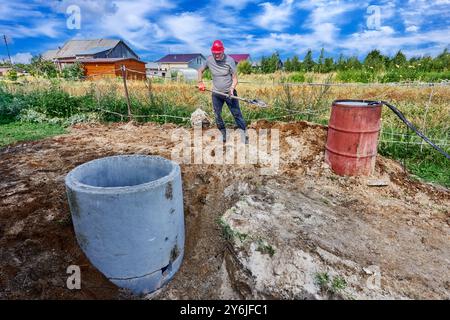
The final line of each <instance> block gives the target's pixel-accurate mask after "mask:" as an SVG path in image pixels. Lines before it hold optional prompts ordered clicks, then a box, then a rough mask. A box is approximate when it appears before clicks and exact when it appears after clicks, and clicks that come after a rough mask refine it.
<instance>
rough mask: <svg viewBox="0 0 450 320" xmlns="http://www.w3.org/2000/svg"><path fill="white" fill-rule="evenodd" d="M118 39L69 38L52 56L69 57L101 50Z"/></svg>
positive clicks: (114, 44) (109, 47) (110, 46)
mask: <svg viewBox="0 0 450 320" xmlns="http://www.w3.org/2000/svg"><path fill="white" fill-rule="evenodd" d="M120 41H121V40H117V39H95V40H69V41H67V42H66V43H65V44H64V45H63V46H62V48H61V49H59V50H57V53H56V55H55V57H54V58H71V57H75V56H77V55H86V54H95V53H98V52H103V51H106V50H110V49H112V48H114V47H115V46H117V44H118V43H119V42H120Z"/></svg>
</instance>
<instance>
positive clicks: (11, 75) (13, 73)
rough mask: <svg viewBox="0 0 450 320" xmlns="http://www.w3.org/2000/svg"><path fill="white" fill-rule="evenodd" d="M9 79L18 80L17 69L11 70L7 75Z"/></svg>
mask: <svg viewBox="0 0 450 320" xmlns="http://www.w3.org/2000/svg"><path fill="white" fill-rule="evenodd" d="M7 78H8V80H11V81H17V78H18V77H17V72H16V70H10V71H9V72H8V75H7Z"/></svg>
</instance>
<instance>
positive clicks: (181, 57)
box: [156, 53, 205, 63]
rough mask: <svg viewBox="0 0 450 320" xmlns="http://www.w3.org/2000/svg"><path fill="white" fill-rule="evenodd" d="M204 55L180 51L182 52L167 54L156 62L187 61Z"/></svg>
mask: <svg viewBox="0 0 450 320" xmlns="http://www.w3.org/2000/svg"><path fill="white" fill-rule="evenodd" d="M199 56H200V57H203V59H205V57H204V56H203V55H202V54H201V53H182V54H168V55H166V56H164V57H162V58H161V59H159V60H157V61H156V62H159V63H187V62H190V61H192V60H194V59H195V58H197V57H199Z"/></svg>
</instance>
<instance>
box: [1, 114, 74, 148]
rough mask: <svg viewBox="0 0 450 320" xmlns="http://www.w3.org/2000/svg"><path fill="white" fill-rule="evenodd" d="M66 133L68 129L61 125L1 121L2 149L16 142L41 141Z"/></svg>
mask: <svg viewBox="0 0 450 320" xmlns="http://www.w3.org/2000/svg"><path fill="white" fill-rule="evenodd" d="M65 132H66V129H65V128H64V127H62V126H59V125H54V124H47V123H27V122H18V121H11V120H5V119H3V120H0V148H2V147H5V146H7V145H10V144H13V143H16V142H21V141H32V140H39V139H43V138H46V137H51V136H55V135H58V134H63V133H65Z"/></svg>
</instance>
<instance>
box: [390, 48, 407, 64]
mask: <svg viewBox="0 0 450 320" xmlns="http://www.w3.org/2000/svg"><path fill="white" fill-rule="evenodd" d="M407 63H408V60H406V56H405V55H404V54H403V52H402V50H398V52H397V53H396V54H395V56H394V58H392V60H391V66H392V67H396V66H398V67H397V68H399V67H403V66H405V65H406V64H407Z"/></svg>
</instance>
